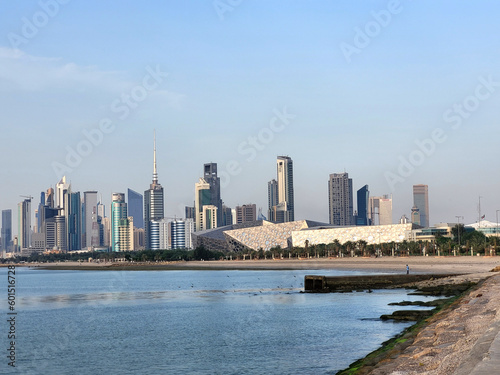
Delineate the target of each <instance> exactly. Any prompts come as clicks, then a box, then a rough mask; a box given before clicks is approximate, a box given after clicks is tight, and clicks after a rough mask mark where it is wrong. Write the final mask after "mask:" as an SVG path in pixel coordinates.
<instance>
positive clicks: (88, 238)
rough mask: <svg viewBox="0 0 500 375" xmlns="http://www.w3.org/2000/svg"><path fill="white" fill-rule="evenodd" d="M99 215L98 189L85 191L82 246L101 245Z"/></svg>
mask: <svg viewBox="0 0 500 375" xmlns="http://www.w3.org/2000/svg"><path fill="white" fill-rule="evenodd" d="M97 216H98V214H97V191H85V192H84V193H83V207H82V237H83V238H82V242H83V243H82V248H84V249H92V248H94V247H96V246H100V241H99V240H100V238H99V237H100V236H99V223H98V222H97Z"/></svg>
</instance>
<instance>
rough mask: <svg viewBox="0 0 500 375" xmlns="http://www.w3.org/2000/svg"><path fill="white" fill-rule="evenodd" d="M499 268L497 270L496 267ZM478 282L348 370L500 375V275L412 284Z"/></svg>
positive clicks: (380, 374) (390, 374) (388, 374)
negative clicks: (499, 297)
mask: <svg viewBox="0 0 500 375" xmlns="http://www.w3.org/2000/svg"><path fill="white" fill-rule="evenodd" d="M497 270H498V269H497ZM440 285H441V286H442V287H445V288H448V289H450V288H451V289H452V288H453V286H454V285H455V286H459V285H464V286H466V285H469V286H470V285H475V286H472V287H470V288H469V289H467V290H466V291H465V292H464V293H463V294H462V295H461V296H460V297H459V298H458V299H456V300H455V301H453V302H451V303H450V304H449V306H446V305H445V306H444V307H443V308H442V310H441V311H439V312H438V313H436V314H435V315H433V316H431V317H430V318H427V319H425V320H422V321H420V323H417V324H416V325H415V326H413V327H410V329H408V330H407V331H406V332H404V333H403V334H402V335H401V336H400V337H398V338H395V339H393V340H390V342H387V343H386V344H385V346H384V347H383V348H381V349H380V350H379V351H376V352H374V353H372V354H370V355H369V356H367V357H366V358H364V359H362V360H360V361H358V362H356V363H355V364H353V365H352V366H351V368H350V369H348V370H346V371H344V372H342V373H344V374H372V375H410V374H429V375H431V374H432V375H450V374H457V375H466V374H467V375H469V374H473V375H479V374H495V373H498V368H499V367H498V366H499V362H498V361H500V358H498V356H497V355H492V353H498V351H499V350H500V334H499V332H500V301H499V299H498V296H499V295H500V274H499V273H498V272H495V273H491V272H490V273H475V274H468V275H459V276H454V277H449V278H441V279H434V280H427V281H422V282H418V283H415V284H412V285H408V286H409V287H417V288H419V289H420V290H426V289H427V290H431V289H434V288H435V287H436V286H440Z"/></svg>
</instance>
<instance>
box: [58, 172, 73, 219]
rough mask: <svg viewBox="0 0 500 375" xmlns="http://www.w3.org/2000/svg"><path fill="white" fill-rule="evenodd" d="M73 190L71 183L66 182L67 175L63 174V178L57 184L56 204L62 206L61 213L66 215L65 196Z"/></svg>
mask: <svg viewBox="0 0 500 375" xmlns="http://www.w3.org/2000/svg"><path fill="white" fill-rule="evenodd" d="M70 191H71V184H68V183H67V182H66V176H63V177H62V178H61V181H59V182H58V183H57V184H56V202H55V204H56V205H55V206H56V207H58V208H60V211H59V215H61V216H64V215H65V212H64V208H65V207H64V196H65V195H66V194H67V193H68V192H70Z"/></svg>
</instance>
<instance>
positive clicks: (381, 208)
mask: <svg viewBox="0 0 500 375" xmlns="http://www.w3.org/2000/svg"><path fill="white" fill-rule="evenodd" d="M377 216H378V220H377ZM368 217H369V219H370V225H389V224H392V195H391V196H389V195H383V196H381V197H370V199H369V204H368Z"/></svg>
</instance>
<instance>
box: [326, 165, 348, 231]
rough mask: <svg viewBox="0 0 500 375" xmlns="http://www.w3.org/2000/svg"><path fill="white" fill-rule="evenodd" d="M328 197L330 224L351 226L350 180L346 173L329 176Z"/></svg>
mask: <svg viewBox="0 0 500 375" xmlns="http://www.w3.org/2000/svg"><path fill="white" fill-rule="evenodd" d="M328 197H329V209H330V215H329V216H330V224H332V225H353V221H354V216H353V202H352V179H351V178H349V174H348V173H346V172H344V173H332V174H330V179H329V181H328Z"/></svg>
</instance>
